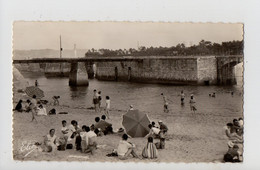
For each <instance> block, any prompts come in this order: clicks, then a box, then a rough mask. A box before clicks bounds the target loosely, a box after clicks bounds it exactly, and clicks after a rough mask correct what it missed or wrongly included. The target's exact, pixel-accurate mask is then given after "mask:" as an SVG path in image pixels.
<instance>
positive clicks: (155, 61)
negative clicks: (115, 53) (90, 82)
mask: <svg viewBox="0 0 260 170" xmlns="http://www.w3.org/2000/svg"><path fill="white" fill-rule="evenodd" d="M96 65H97V74H96V78H97V79H99V80H124V81H125V80H128V81H135V82H154V83H170V84H196V83H197V58H191V57H190V58H188V57H180V58H169V57H161V58H160V57H151V58H150V59H149V58H144V59H142V60H136V61H124V62H98V63H96Z"/></svg>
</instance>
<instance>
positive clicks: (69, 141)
mask: <svg viewBox="0 0 260 170" xmlns="http://www.w3.org/2000/svg"><path fill="white" fill-rule="evenodd" d="M61 133H62V136H61V137H57V136H56V135H55V129H51V130H50V131H49V133H48V134H47V135H46V136H45V138H44V141H43V145H42V144H40V145H42V148H43V151H45V152H52V151H56V150H66V149H72V148H73V145H74V144H75V145H74V146H75V147H74V148H76V150H79V151H81V152H82V153H89V152H90V153H92V154H93V151H94V150H95V149H96V147H97V142H96V137H97V136H103V135H107V134H112V133H113V128H112V124H111V123H108V122H107V121H106V116H105V115H102V116H101V119H100V118H99V117H96V118H95V124H92V125H90V126H87V125H83V126H82V127H81V128H80V126H79V125H78V122H77V121H76V120H72V121H71V124H70V125H69V126H67V121H66V120H63V121H62V127H61ZM38 144H39V143H38Z"/></svg>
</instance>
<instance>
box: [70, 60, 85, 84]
mask: <svg viewBox="0 0 260 170" xmlns="http://www.w3.org/2000/svg"><path fill="white" fill-rule="evenodd" d="M88 85H89V81H88V73H87V69H86V65H85V63H84V62H72V63H71V69H70V75H69V86H88Z"/></svg>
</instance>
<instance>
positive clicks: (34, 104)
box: [28, 95, 37, 122]
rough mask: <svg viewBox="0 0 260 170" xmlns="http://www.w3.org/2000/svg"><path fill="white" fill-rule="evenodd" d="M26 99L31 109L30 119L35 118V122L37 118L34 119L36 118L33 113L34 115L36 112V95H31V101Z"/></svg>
mask: <svg viewBox="0 0 260 170" xmlns="http://www.w3.org/2000/svg"><path fill="white" fill-rule="evenodd" d="M28 101H29V107H30V110H31V111H32V121H33V120H35V121H36V122H37V120H36V118H35V115H36V113H37V100H36V95H33V98H32V100H31V101H30V100H28ZM32 121H31V122H32Z"/></svg>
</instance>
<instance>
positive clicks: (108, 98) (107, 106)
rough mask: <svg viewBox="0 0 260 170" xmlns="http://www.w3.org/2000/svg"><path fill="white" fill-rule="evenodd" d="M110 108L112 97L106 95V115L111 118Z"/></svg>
mask: <svg viewBox="0 0 260 170" xmlns="http://www.w3.org/2000/svg"><path fill="white" fill-rule="evenodd" d="M109 109H110V97H109V96H106V110H105V115H106V116H107V118H108V119H109Z"/></svg>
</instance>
